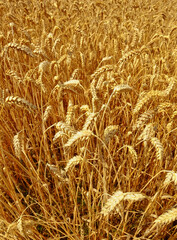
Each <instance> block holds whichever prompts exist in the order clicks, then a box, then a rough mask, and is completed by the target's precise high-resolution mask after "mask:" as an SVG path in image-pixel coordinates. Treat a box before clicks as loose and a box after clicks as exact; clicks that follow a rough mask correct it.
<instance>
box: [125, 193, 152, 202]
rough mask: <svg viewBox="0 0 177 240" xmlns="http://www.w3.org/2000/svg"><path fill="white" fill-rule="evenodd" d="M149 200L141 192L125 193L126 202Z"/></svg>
mask: <svg viewBox="0 0 177 240" xmlns="http://www.w3.org/2000/svg"><path fill="white" fill-rule="evenodd" d="M145 198H147V197H146V196H145V195H144V194H142V193H139V192H126V193H124V200H129V201H133V202H135V201H141V200H143V199H145Z"/></svg>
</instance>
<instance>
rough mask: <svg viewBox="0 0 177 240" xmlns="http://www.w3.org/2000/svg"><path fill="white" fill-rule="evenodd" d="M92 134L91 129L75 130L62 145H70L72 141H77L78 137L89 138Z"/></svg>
mask: <svg viewBox="0 0 177 240" xmlns="http://www.w3.org/2000/svg"><path fill="white" fill-rule="evenodd" d="M91 135H92V131H90V130H81V131H79V132H77V133H76V134H75V135H73V136H72V137H71V138H70V139H69V140H68V142H67V143H66V144H65V145H64V147H70V146H71V145H72V144H73V143H75V142H76V141H78V140H79V139H82V140H83V139H86V138H89V137H90V136H91Z"/></svg>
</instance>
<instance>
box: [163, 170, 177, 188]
mask: <svg viewBox="0 0 177 240" xmlns="http://www.w3.org/2000/svg"><path fill="white" fill-rule="evenodd" d="M172 182H174V184H175V185H177V173H175V172H174V171H170V172H168V173H167V175H166V177H165V181H164V183H163V184H164V185H165V186H166V185H168V184H170V183H172Z"/></svg>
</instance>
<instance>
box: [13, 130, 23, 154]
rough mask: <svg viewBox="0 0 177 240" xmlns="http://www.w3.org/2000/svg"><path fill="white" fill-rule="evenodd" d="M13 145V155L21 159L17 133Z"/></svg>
mask: <svg viewBox="0 0 177 240" xmlns="http://www.w3.org/2000/svg"><path fill="white" fill-rule="evenodd" d="M13 145H14V150H15V155H16V157H18V158H19V159H20V157H21V143H20V138H19V133H17V134H16V135H15V136H14V138H13Z"/></svg>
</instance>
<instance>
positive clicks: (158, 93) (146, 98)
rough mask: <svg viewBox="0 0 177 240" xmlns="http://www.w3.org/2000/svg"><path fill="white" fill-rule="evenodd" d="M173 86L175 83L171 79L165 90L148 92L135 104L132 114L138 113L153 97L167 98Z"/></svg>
mask: <svg viewBox="0 0 177 240" xmlns="http://www.w3.org/2000/svg"><path fill="white" fill-rule="evenodd" d="M174 84H175V81H174V79H172V80H171V81H170V84H169V86H168V87H167V88H166V90H163V91H159V90H152V91H150V92H148V93H147V94H146V95H145V96H144V97H143V98H142V99H140V100H139V101H138V102H137V104H136V106H135V108H134V110H133V114H136V113H138V112H139V111H140V110H141V108H142V107H143V105H144V104H145V103H146V102H148V101H149V100H150V99H151V98H153V97H165V96H168V95H169V93H170V91H171V90H172V88H173V86H174Z"/></svg>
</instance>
